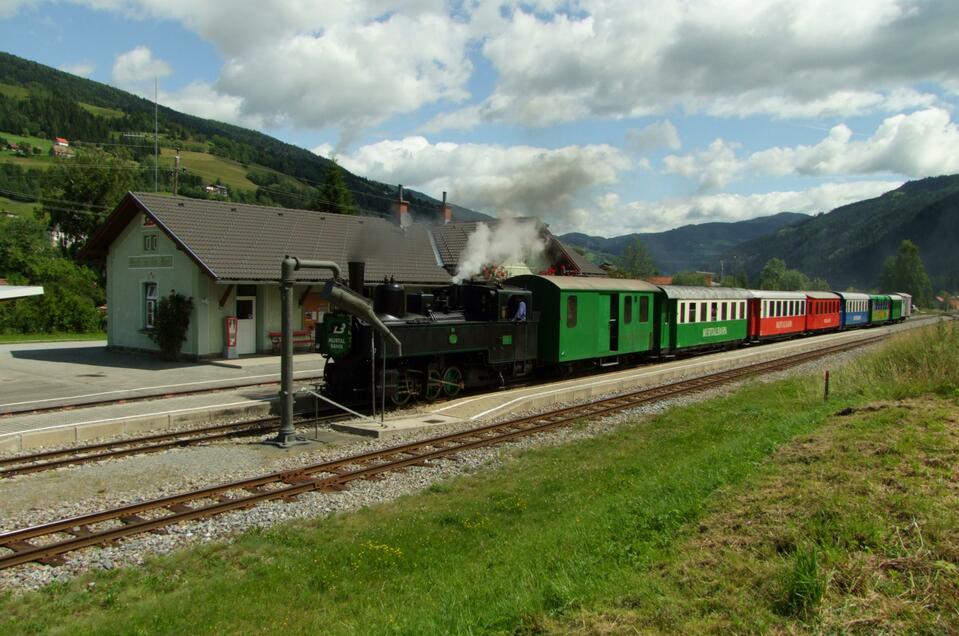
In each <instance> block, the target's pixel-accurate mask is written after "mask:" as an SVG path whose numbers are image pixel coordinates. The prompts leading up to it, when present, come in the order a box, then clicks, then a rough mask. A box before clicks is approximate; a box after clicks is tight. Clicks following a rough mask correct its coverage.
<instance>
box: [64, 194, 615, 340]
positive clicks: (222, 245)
mask: <svg viewBox="0 0 959 636" xmlns="http://www.w3.org/2000/svg"><path fill="white" fill-rule="evenodd" d="M405 204H406V202H405V201H402V200H398V201H396V202H394V212H395V214H394V217H393V219H385V218H381V217H368V216H351V215H342V214H330V213H323V212H317V211H313V210H293V209H288V208H273V207H265V206H258V205H243V204H238V203H231V202H226V201H211V200H203V199H189V198H184V197H170V196H161V195H158V194H152V193H132V192H131V193H127V195H126V196H125V197H124V198H123V200H122V201H121V202H120V204H119V205H118V206H117V208H116V209H115V210H114V211H113V213H112V214H111V215H110V216H109V217H108V218H107V220H106V221H105V222H104V223H103V225H102V226H101V227H100V228H99V229H98V230H97V232H96V233H95V234H94V235H93V236H92V237H91V238H90V240H89V241H88V242H87V245H86V246H85V247H84V249H83V251H82V252H81V254H80V256H81V258H84V259H87V260H97V261H100V262H102V263H105V265H106V272H107V275H106V294H107V305H108V307H109V315H108V320H107V340H108V346H109V347H111V348H113V349H126V350H146V351H154V350H156V349H157V346H156V345H155V344H154V343H153V342H152V341H151V340H150V338H149V333H150V330H151V329H152V328H153V324H152V320H153V310H154V308H155V307H156V304H157V302H158V300H159V299H160V298H161V297H163V296H167V295H169V294H170V293H171V292H173V291H176V292H179V293H181V294H184V295H185V296H190V297H192V298H193V315H192V316H191V319H190V327H189V330H188V332H187V339H186V342H185V343H184V346H183V353H184V354H185V355H187V356H191V357H193V358H219V357H223V356H224V348H225V343H224V321H225V319H226V318H227V317H236V318H237V320H238V327H239V330H238V334H237V343H236V350H237V352H238V353H240V354H254V353H267V352H272V351H273V347H274V343H273V337H272V336H271V334H274V333H275V332H278V331H279V329H280V291H279V284H278V281H279V278H280V262H281V260H282V259H283V257H284V256H286V255H291V256H296V257H299V258H304V259H317V260H331V261H334V262H336V263H337V264H338V265H339V266H340V267H341V270H342V275H343V277H344V278H345V277H346V276H347V273H348V267H347V263H348V262H349V261H351V260H362V261H364V262H365V263H366V268H365V275H364V281H363V284H364V286H365V287H366V289H367V293H370V292H371V290H372V288H373V287H374V286H375V285H376V284H378V283H380V282H382V281H383V279H384V278H386V277H393V278H395V279H396V280H397V281H398V282H400V283H402V284H404V285H406V286H407V288H408V289H417V288H420V289H424V288H430V287H438V286H443V285H449V284H450V282H451V281H452V275H453V273H455V270H456V265H457V263H458V262H459V259H460V256H461V253H462V250H463V249H464V248H465V246H466V243H467V241H468V237H469V234H470V233H471V232H472V231H473V230H475V229H476V224H475V223H455V222H449V223H446V224H441V223H443V222H444V221H447V220H450V219H449V217H448V214H446V212H445V211H444V210H443V209H442V208H441V210H440V211H439V218H438V223H437V224H435V225H432V224H427V223H412V221H410V220H408V219H407V220H406V221H404V220H403V216H404V214H405V215H407V216H408V212H407V208H406V205H405ZM496 223H497V221H491V222H490V224H493V225H495V224H496ZM540 229H541V231H542V232H543V236H544V240H545V241H546V245H547V248H546V253H547V262H546V263H545V266H546V267H555V268H562V269H564V270H567V271H568V272H569V273H576V274H579V275H585V274H589V275H598V276H602V275H603V272H602V270H600V269H599V268H598V267H596V266H594V265H592V264H591V263H589V262H588V261H585V260H577V258H576V257H574V256H572V255H571V254H570V253H569V252H572V250H568V249H567V248H566V247H565V246H563V245H562V244H561V243H560V242H559V241H558V240H556V239H555V237H553V236H552V235H551V234H549V231H548V229H547V228H546V227H545V226H542V224H540ZM581 258H582V257H580V259H581ZM549 259H552V260H549ZM515 265H516V266H517V267H520V266H522V264H521V263H517V264H515ZM526 271H529V268H528V266H527V268H526ZM328 278H329V273H328V272H326V271H322V270H303V271H300V272H298V273H297V280H298V283H297V285H296V286H295V288H294V292H293V293H294V299H295V300H294V302H295V306H296V313H295V316H296V317H295V322H294V329H297V330H298V329H306V330H310V329H312V326H313V325H314V324H315V323H316V322H318V321H319V320H320V319H321V316H322V314H323V312H324V311H326V310H327V305H326V302H325V301H324V300H323V299H322V298H321V297H320V293H319V292H320V289H321V286H322V285H323V283H324V282H325V281H326V280H327V279H328Z"/></svg>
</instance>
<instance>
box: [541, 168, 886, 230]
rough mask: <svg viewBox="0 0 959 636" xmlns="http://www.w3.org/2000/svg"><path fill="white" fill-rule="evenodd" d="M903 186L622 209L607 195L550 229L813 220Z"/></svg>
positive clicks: (833, 187) (828, 188) (873, 184)
mask: <svg viewBox="0 0 959 636" xmlns="http://www.w3.org/2000/svg"><path fill="white" fill-rule="evenodd" d="M900 185H902V182H901V181H855V182H838V183H826V184H823V185H819V186H816V187H813V188H809V189H806V190H794V191H781V192H763V193H758V194H749V195H744V194H711V195H699V196H695V197H689V198H675V199H664V200H662V201H655V202H651V201H633V202H629V203H625V204H624V203H623V202H622V201H621V199H620V197H619V195H617V194H614V193H607V194H605V195H603V196H601V197H598V198H597V199H596V200H595V201H594V202H593V205H592V206H590V207H579V208H577V209H575V210H574V211H573V213H572V214H571V215H570V216H569V217H568V219H567V220H564V221H563V222H562V223H559V224H556V226H554V227H553V228H552V229H553V231H554V232H557V233H564V232H573V231H577V232H586V233H589V234H593V235H596V234H600V235H602V236H619V235H623V234H629V233H632V232H661V231H664V230H668V229H670V228H674V227H679V226H681V225H688V224H697V223H709V222H714V221H745V220H747V219H752V218H755V217H758V216H766V215H770V214H777V213H779V212H801V213H806V214H814V213H817V212H828V211H829V210H832V209H835V208H837V207H840V206H843V205H847V204H849V203H854V202H856V201H862V200H863V199H870V198H873V197H877V196H879V195H881V194H883V193H885V192H888V191H890V190H894V189H895V188H898V187H899V186H900Z"/></svg>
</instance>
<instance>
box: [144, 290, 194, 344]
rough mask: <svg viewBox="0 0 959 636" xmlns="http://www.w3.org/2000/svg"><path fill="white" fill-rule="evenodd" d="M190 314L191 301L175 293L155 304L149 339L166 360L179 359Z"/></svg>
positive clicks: (191, 309) (172, 292) (191, 311)
mask: <svg viewBox="0 0 959 636" xmlns="http://www.w3.org/2000/svg"><path fill="white" fill-rule="evenodd" d="M191 313H193V299H192V298H187V297H186V296H184V295H183V294H178V293H176V292H175V291H171V292H170V295H169V296H166V297H164V298H161V299H160V302H159V303H157V308H156V314H155V316H154V318H153V331H151V332H150V339H151V340H153V342H155V343H157V344H158V345H160V351H161V352H162V353H163V357H165V358H166V359H168V360H177V359H179V357H180V349H181V348H182V347H183V341H184V340H186V332H187V329H189V328H190V314H191Z"/></svg>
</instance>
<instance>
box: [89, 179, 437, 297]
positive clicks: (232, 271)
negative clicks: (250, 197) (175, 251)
mask: <svg viewBox="0 0 959 636" xmlns="http://www.w3.org/2000/svg"><path fill="white" fill-rule="evenodd" d="M139 210H142V211H144V212H146V213H147V214H149V215H150V216H152V217H153V218H154V219H155V220H156V222H157V225H158V226H159V227H161V229H163V230H165V231H166V232H167V234H168V235H169V236H170V237H171V238H172V239H173V240H174V241H175V242H177V243H178V245H179V246H180V248H181V249H183V250H184V251H185V252H187V253H188V254H189V255H190V256H191V258H193V260H194V261H195V262H196V263H197V265H199V266H200V267H201V269H203V270H205V271H206V272H207V273H208V274H209V275H210V276H211V277H213V278H215V279H218V280H232V281H261V280H262V281H274V280H278V279H279V277H280V261H281V260H282V259H283V257H284V256H286V255H290V256H296V257H298V258H302V259H316V260H331V261H334V262H335V263H337V264H338V265H340V267H341V269H342V275H343V277H344V278H346V276H347V262H348V261H349V260H353V259H354V258H355V259H356V260H363V261H365V262H366V275H365V278H366V282H377V281H381V280H383V277H384V276H395V277H396V279H397V280H400V281H403V282H407V283H427V284H432V283H435V284H448V283H449V282H450V275H449V273H448V272H447V271H446V270H444V269H443V268H442V267H440V266H439V265H438V264H437V260H436V255H435V253H434V251H433V248H432V245H431V242H430V238H429V235H428V233H427V232H426V228H425V227H424V226H415V225H414V226H413V227H411V228H409V229H408V230H407V231H406V232H403V231H402V230H400V229H399V228H398V227H397V226H395V225H394V224H392V223H390V222H389V221H387V220H385V219H381V218H378V217H369V216H349V215H343V214H329V213H325V212H315V211H311V210H292V209H288V208H274V207H266V206H259V205H244V204H240V203H231V202H221V201H207V200H203V199H190V198H185V197H170V196H162V195H157V194H148V193H131V194H128V195H127V197H126V198H125V199H124V201H123V202H122V203H121V204H120V206H119V207H118V209H117V211H116V212H115V213H114V216H116V215H120V217H121V218H119V219H117V220H116V222H114V223H112V225H113V226H116V227H113V228H112V229H111V221H113V217H111V219H108V221H107V223H105V224H104V226H103V227H102V228H101V229H100V230H99V231H98V232H97V233H96V234H95V235H94V236H93V237H91V239H90V241H89V245H88V247H87V248H86V251H87V252H88V255H89V256H97V255H101V254H103V253H105V250H106V249H107V248H108V247H109V244H110V243H111V242H112V241H113V239H114V238H115V237H116V236H117V235H118V233H119V231H120V230H122V228H123V227H125V226H126V224H127V223H129V221H130V219H131V218H132V217H133V215H134V214H135V213H136V212H137V211H139ZM117 228H119V229H117ZM297 278H298V279H299V280H324V279H327V278H329V273H328V272H326V271H323V270H302V271H299V272H297Z"/></svg>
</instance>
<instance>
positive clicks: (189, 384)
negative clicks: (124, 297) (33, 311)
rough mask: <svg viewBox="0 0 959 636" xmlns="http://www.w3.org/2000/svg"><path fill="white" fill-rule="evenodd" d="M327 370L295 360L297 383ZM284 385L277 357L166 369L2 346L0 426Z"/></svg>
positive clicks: (83, 353) (125, 359)
mask: <svg viewBox="0 0 959 636" xmlns="http://www.w3.org/2000/svg"><path fill="white" fill-rule="evenodd" d="M323 365H324V358H323V356H321V355H320V354H318V353H302V354H297V355H295V356H294V358H293V371H294V375H295V377H296V378H298V379H302V378H309V377H319V376H322V374H323ZM279 377H280V356H278V355H259V356H251V357H245V358H241V359H238V360H211V361H202V362H168V361H164V360H160V359H159V358H156V357H154V356H151V355H149V354H144V353H130V352H121V351H109V350H107V348H106V342H105V341H96V342H56V343H22V344H7V345H0V421H2V419H3V418H4V416H9V415H11V414H16V413H29V412H35V411H38V410H42V409H50V408H58V407H75V406H83V405H94V404H99V403H104V402H111V401H116V400H129V399H138V398H144V397H154V396H169V395H178V394H184V393H191V392H196V391H204V390H210V389H221V388H222V389H226V388H232V387H249V386H255V385H258V384H263V383H268V382H276V381H278V380H279Z"/></svg>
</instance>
